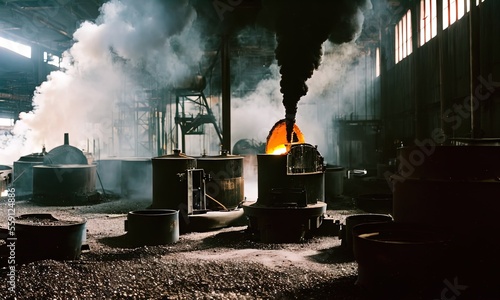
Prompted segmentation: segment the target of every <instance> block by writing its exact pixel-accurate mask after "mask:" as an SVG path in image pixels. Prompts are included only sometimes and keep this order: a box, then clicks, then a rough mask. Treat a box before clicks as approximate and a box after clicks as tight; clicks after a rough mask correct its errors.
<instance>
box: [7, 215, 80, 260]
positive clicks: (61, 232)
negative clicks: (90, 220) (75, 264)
mask: <svg viewBox="0 0 500 300" xmlns="http://www.w3.org/2000/svg"><path fill="white" fill-rule="evenodd" d="M86 222H87V221H86V220H85V219H81V218H75V217H65V218H64V219H60V218H55V217H53V216H52V215H51V214H26V215H21V216H19V217H18V218H17V219H16V224H15V227H16V231H15V232H16V238H17V242H16V260H19V261H20V262H30V261H35V260H42V259H55V260H75V259H78V258H80V254H81V248H82V244H83V243H84V242H85V237H86V231H85V225H86Z"/></svg>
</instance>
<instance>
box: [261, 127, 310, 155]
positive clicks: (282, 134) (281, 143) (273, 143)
mask: <svg viewBox="0 0 500 300" xmlns="http://www.w3.org/2000/svg"><path fill="white" fill-rule="evenodd" d="M304 142H305V139H304V135H303V134H302V132H301V131H300V129H299V127H298V126H297V124H294V126H293V139H292V143H304ZM290 146H291V143H289V142H288V140H287V135H286V122H285V119H282V120H279V121H278V122H276V124H274V126H273V128H272V129H271V131H269V135H268V136H267V142H266V154H284V153H287V152H288V151H289V150H290Z"/></svg>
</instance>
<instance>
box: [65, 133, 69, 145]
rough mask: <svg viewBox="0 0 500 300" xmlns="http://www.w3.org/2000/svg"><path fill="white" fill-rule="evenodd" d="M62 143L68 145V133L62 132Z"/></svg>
mask: <svg viewBox="0 0 500 300" xmlns="http://www.w3.org/2000/svg"><path fill="white" fill-rule="evenodd" d="M64 145H69V133H65V134H64Z"/></svg>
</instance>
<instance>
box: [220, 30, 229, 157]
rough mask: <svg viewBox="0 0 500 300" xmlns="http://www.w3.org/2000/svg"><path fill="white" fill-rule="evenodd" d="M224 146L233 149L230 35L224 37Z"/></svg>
mask: <svg viewBox="0 0 500 300" xmlns="http://www.w3.org/2000/svg"><path fill="white" fill-rule="evenodd" d="M221 68H222V148H224V149H225V150H228V151H231V68H230V56H229V36H228V35H224V36H223V37H222V47H221Z"/></svg>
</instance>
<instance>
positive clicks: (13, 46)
mask: <svg viewBox="0 0 500 300" xmlns="http://www.w3.org/2000/svg"><path fill="white" fill-rule="evenodd" d="M0 47H3V48H6V49H9V50H10V51H14V52H16V53H17V54H20V55H22V56H24V57H27V58H31V47H30V46H26V45H23V44H20V43H16V42H14V41H11V40H8V39H4V38H3V37H0Z"/></svg>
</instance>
